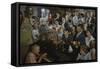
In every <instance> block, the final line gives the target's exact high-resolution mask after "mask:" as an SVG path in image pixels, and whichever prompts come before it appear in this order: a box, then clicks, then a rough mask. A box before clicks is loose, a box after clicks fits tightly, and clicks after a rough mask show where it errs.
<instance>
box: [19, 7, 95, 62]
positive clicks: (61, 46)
mask: <svg viewBox="0 0 100 69" xmlns="http://www.w3.org/2000/svg"><path fill="white" fill-rule="evenodd" d="M41 10H42V11H41V16H40V17H38V16H33V15H32V14H33V13H34V12H32V8H29V7H28V8H26V11H24V12H23V13H24V15H23V13H22V12H21V13H20V24H21V30H20V31H21V32H20V36H21V40H20V41H21V46H28V52H27V53H26V56H25V58H24V63H42V62H67V61H80V60H81V61H83V60H95V59H96V15H95V10H89V9H74V8H70V9H69V10H66V11H64V14H62V13H60V12H59V10H58V11H57V10H50V9H47V11H46V9H45V8H42V9H41ZM71 10H73V11H71ZM27 11H28V12H27ZM51 11H56V12H55V13H51ZM60 11H62V10H60Z"/></svg>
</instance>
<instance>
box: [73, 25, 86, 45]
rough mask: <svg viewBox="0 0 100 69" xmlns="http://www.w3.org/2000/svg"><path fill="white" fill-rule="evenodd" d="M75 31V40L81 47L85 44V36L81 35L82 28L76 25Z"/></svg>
mask: <svg viewBox="0 0 100 69" xmlns="http://www.w3.org/2000/svg"><path fill="white" fill-rule="evenodd" d="M76 31H77V34H76V37H75V40H76V41H79V42H80V44H81V45H82V44H85V35H84V33H83V29H82V26H81V25H78V26H77V28H76Z"/></svg>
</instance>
